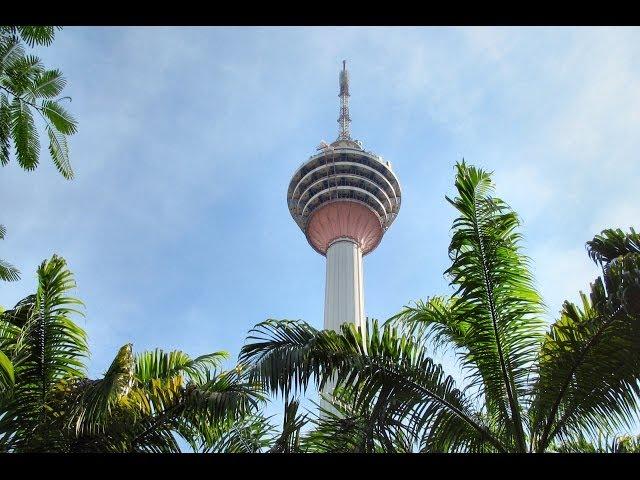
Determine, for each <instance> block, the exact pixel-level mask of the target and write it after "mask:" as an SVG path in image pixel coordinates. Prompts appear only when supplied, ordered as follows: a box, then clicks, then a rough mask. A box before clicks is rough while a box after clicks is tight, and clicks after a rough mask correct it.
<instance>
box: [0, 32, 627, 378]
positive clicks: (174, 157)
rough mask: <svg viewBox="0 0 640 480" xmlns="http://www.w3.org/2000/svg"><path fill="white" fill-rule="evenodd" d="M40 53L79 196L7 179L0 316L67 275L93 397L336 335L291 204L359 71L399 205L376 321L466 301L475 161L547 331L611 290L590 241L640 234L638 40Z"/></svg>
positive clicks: (358, 100)
mask: <svg viewBox="0 0 640 480" xmlns="http://www.w3.org/2000/svg"><path fill="white" fill-rule="evenodd" d="M38 53H39V54H40V55H41V57H42V58H43V60H44V61H45V64H46V65H47V66H49V67H51V68H53V67H59V68H61V69H62V71H63V72H64V74H65V76H66V77H67V79H68V82H69V84H68V87H67V89H66V90H65V93H66V94H67V95H70V96H71V97H72V98H73V101H72V102H71V104H69V109H70V110H71V111H72V112H73V114H74V115H75V116H76V117H77V119H78V120H79V131H78V133H77V134H76V135H74V136H73V137H72V138H71V140H70V146H71V155H72V157H71V158H72V164H73V166H74V169H75V172H76V175H77V178H76V179H75V180H73V181H66V180H64V179H63V178H62V177H61V176H60V175H59V174H58V173H57V172H56V171H55V169H54V167H53V166H52V163H51V161H50V159H49V158H48V157H47V155H48V154H47V152H46V151H43V157H42V159H41V165H40V166H39V168H38V169H37V170H36V171H35V172H25V171H22V170H21V169H19V168H18V166H17V165H16V163H15V162H13V163H12V164H10V165H9V166H7V167H4V168H2V169H1V170H0V175H1V176H2V189H0V204H1V205H3V207H4V208H3V209H2V211H1V216H0V221H1V223H3V224H4V225H6V227H7V230H8V231H7V236H6V239H5V240H4V241H2V242H1V245H0V258H4V259H6V260H8V261H10V262H12V263H13V264H15V265H16V266H18V267H19V268H20V270H21V271H22V276H23V278H22V280H21V281H19V282H16V283H10V284H9V283H4V284H3V285H2V288H1V289H0V305H3V306H5V307H10V306H13V305H14V304H15V303H16V302H17V301H18V300H19V299H20V298H22V297H23V296H25V295H27V294H28V293H30V292H31V291H32V290H33V288H34V285H35V269H36V267H37V265H38V264H39V263H40V262H41V261H42V260H43V259H45V258H49V257H50V256H51V255H52V254H53V253H58V254H60V255H62V256H64V257H65V258H66V259H67V261H68V263H69V266H70V268H71V269H72V271H73V272H74V273H75V276H76V281H77V283H78V288H77V292H76V293H77V296H78V297H80V298H81V299H82V300H83V301H84V302H85V304H86V314H87V316H86V319H84V320H81V321H80V323H81V324H82V325H83V326H84V328H86V330H87V332H88V334H89V341H90V346H91V350H92V358H91V360H90V362H89V366H90V374H91V375H92V376H97V375H101V374H102V373H103V372H104V370H105V369H106V368H107V367H108V365H109V363H110V362H111V360H112V358H113V356H114V355H115V353H116V352H117V350H118V348H119V347H120V346H121V345H123V344H125V343H127V342H133V344H134V348H135V349H136V350H137V351H141V350H144V349H151V348H155V347H162V348H164V349H174V348H179V349H182V350H184V351H186V352H188V353H189V354H192V355H194V356H195V355H199V354H203V353H206V352H211V351H216V350H227V351H229V352H230V353H231V355H232V357H234V358H235V356H236V355H237V354H238V352H239V350H240V347H241V346H242V344H243V342H244V339H245V336H246V333H247V331H248V330H249V329H250V328H251V327H252V326H253V325H254V324H256V323H258V322H260V321H262V320H264V319H266V318H289V319H298V318H300V319H304V320H307V321H308V322H310V323H311V324H313V325H314V326H316V327H321V325H322V318H323V311H322V309H323V302H324V268H325V267H324V258H323V257H321V256H320V255H318V254H317V253H315V252H314V251H313V250H312V249H311V247H310V246H309V245H308V244H307V242H306V241H305V239H304V236H303V234H302V233H301V232H300V230H299V229H298V227H297V226H296V225H295V223H294V222H293V220H292V218H291V217H290V215H289V212H288V210H287V205H286V189H287V185H288V182H289V179H290V177H291V175H292V174H293V172H294V170H295V169H296V168H297V166H298V165H299V164H300V163H301V162H303V161H304V160H305V159H306V158H308V157H309V156H310V155H311V154H313V153H314V152H315V147H316V146H317V145H318V143H319V142H320V141H321V140H326V141H332V140H333V139H334V138H335V137H336V135H337V123H336V119H337V116H338V98H337V94H338V79H337V76H338V71H339V69H340V66H341V61H342V59H347V60H348V65H349V69H350V73H351V95H352V96H351V117H352V119H353V122H352V132H353V135H354V137H355V138H357V139H360V140H361V141H363V143H364V146H365V148H366V149H368V150H371V151H374V152H376V153H377V154H379V155H382V156H383V157H384V158H385V159H386V160H390V161H391V162H392V163H393V166H394V170H395V172H396V173H397V175H398V177H399V179H400V182H401V184H402V187H403V199H402V208H401V210H400V214H399V217H398V219H397V220H396V222H395V223H394V224H393V226H392V227H391V228H390V230H389V231H388V232H387V234H386V236H385V238H384V240H383V241H382V243H381V245H380V246H379V247H378V249H377V250H376V251H375V252H373V253H372V254H370V255H368V256H367V257H365V266H364V271H365V306H366V312H367V315H368V316H370V317H375V318H379V319H386V318H388V317H389V316H390V315H392V314H394V313H396V312H397V311H398V310H399V309H400V308H401V307H402V306H403V305H405V304H408V303H410V302H412V301H414V300H416V299H419V298H425V297H427V296H428V295H434V294H442V293H447V292H449V291H450V290H449V288H448V286H447V281H446V280H445V279H444V278H443V276H442V272H443V271H444V270H445V268H446V267H447V266H448V257H447V246H448V242H449V239H450V227H451V221H452V219H453V216H454V212H453V210H452V208H451V207H450V206H449V205H448V204H447V203H446V202H445V200H444V196H445V194H448V195H451V194H453V176H454V169H453V165H454V164H455V162H456V161H458V160H460V159H462V158H463V157H464V158H465V159H466V161H468V162H469V163H472V164H475V165H478V166H481V167H484V168H486V169H488V170H493V171H495V176H494V178H495V181H496V184H497V194H498V195H499V196H500V197H502V198H503V199H504V200H506V201H507V202H508V203H509V204H510V205H512V206H513V207H514V209H516V210H517V211H518V212H519V213H520V215H521V217H522V221H523V226H522V232H523V234H524V236H525V242H524V248H525V252H526V253H527V254H528V255H529V256H531V257H532V260H533V265H534V267H535V275H536V280H537V284H538V287H539V289H540V291H541V292H542V294H543V296H544V298H545V300H546V303H547V307H548V318H549V320H551V319H553V318H554V317H555V316H556V314H557V312H558V310H559V309H560V306H561V304H562V301H563V300H564V299H565V298H569V299H572V300H576V299H577V292H578V290H580V289H583V290H584V289H587V288H588V285H589V282H590V281H591V280H593V279H594V278H595V276H596V275H597V274H598V271H597V269H596V268H595V266H594V265H593V264H592V263H590V261H589V259H588V257H587V255H586V252H585V249H584V244H585V242H586V241H587V240H589V239H590V238H592V237H593V235H594V234H595V233H598V232H599V231H600V230H601V229H602V228H605V227H621V228H624V229H627V228H628V227H629V226H632V225H635V226H636V227H640V225H639V223H640V221H639V220H640V206H639V204H638V201H637V198H638V197H637V193H638V179H639V178H640V162H638V160H637V158H638V157H637V152H638V151H639V150H640V135H639V132H638V125H640V88H639V87H638V86H639V85H640V30H639V29H637V28H620V27H618V28H533V27H532V28H488V27H480V28H444V27H437V28H399V27H395V28H363V27H359V28H321V27H306V28H276V27H270V28H204V27H198V28H151V27H146V28H107V27H101V28H97V27H93V28H77V27H68V28H65V29H64V30H63V31H61V32H59V33H58V34H57V36H56V40H55V42H54V44H53V45H52V46H51V47H49V48H43V49H39V50H38ZM445 362H446V363H447V364H449V363H450V360H449V359H445Z"/></svg>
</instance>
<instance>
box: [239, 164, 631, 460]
mask: <svg viewBox="0 0 640 480" xmlns="http://www.w3.org/2000/svg"><path fill="white" fill-rule="evenodd" d="M456 170H457V172H456V179H455V187H456V189H457V193H458V195H457V197H456V198H455V199H450V198H447V200H448V201H449V203H450V204H451V205H453V206H454V208H455V209H456V210H457V213H458V217H457V218H456V219H455V221H454V223H453V228H452V229H453V236H452V239H451V243H450V245H449V257H450V260H451V266H450V267H449V268H448V269H447V270H446V271H445V275H446V276H447V277H448V279H449V280H450V284H451V286H452V287H453V289H454V293H453V294H452V295H450V296H436V297H431V298H428V299H426V300H425V301H418V302H416V303H415V304H413V305H411V306H408V307H405V308H404V309H403V310H402V311H401V312H400V313H399V314H398V315H396V316H394V317H393V318H391V319H389V321H387V322H386V323H385V324H384V325H383V326H380V325H378V323H377V322H373V323H370V324H368V325H367V327H366V328H367V330H368V331H367V332H362V331H359V330H358V329H356V328H355V327H354V326H353V325H344V326H343V327H342V331H341V332H340V333H337V332H332V331H319V330H316V329H315V328H313V327H311V326H310V325H308V324H306V323H304V322H300V321H295V322H294V321H275V320H268V321H266V322H263V323H261V324H259V325H257V326H256V327H255V328H254V329H253V330H252V331H251V332H250V335H249V337H248V341H249V343H247V344H246V345H245V346H244V347H243V349H242V352H241V355H240V361H241V362H242V363H243V364H248V365H251V376H252V378H255V379H256V380H259V381H260V382H261V383H262V385H263V386H264V387H265V389H267V390H268V391H270V392H272V393H278V392H281V393H284V394H285V395H289V394H290V393H292V392H293V393H298V392H302V391H304V390H306V388H307V387H308V386H309V384H310V383H311V384H315V386H316V387H317V388H319V389H322V387H323V386H324V385H325V384H326V382H327V381H328V380H329V379H330V378H331V377H332V376H335V378H336V390H335V392H334V395H333V399H331V401H332V404H333V405H334V407H335V408H336V409H337V410H338V411H340V412H342V413H341V414H340V415H339V417H341V418H337V419H333V423H332V422H331V421H326V422H324V425H323V426H317V429H316V433H313V432H312V433H311V434H309V435H308V437H309V438H311V437H313V436H314V435H315V439H316V443H319V444H320V447H319V448H320V449H325V450H327V449H328V450H332V449H333V450H340V449H341V448H342V449H343V450H342V451H345V450H349V451H407V450H409V451H414V450H419V451H428V452H435V451H445V452H456V451H466V452H544V451H549V450H554V449H555V450H557V447H558V445H562V444H566V443H570V442H572V441H575V440H576V439H578V438H580V437H581V436H584V435H586V436H590V437H594V436H595V435H597V434H598V433H600V432H613V431H615V430H619V429H621V428H630V427H631V425H632V422H633V421H634V419H635V418H637V412H638V394H639V393H640V390H639V379H640V248H639V246H640V236H639V235H638V234H636V233H635V231H634V230H633V229H632V230H631V233H628V234H625V233H623V232H622V231H620V230H615V231H614V230H605V231H604V232H602V234H601V235H598V236H596V237H595V238H594V239H593V240H592V241H591V242H588V245H587V248H588V252H589V255H590V256H591V258H592V259H593V260H594V261H596V262H597V263H599V264H600V265H601V266H602V272H603V273H602V276H601V277H599V278H597V279H596V280H595V282H594V283H593V284H591V286H590V293H589V295H588V296H587V295H585V294H581V305H575V304H573V303H571V302H565V303H564V304H563V307H562V311H561V312H560V318H559V319H558V320H557V321H555V322H554V323H553V324H552V325H551V326H550V327H549V328H547V329H546V330H545V322H544V321H543V318H542V313H543V311H544V305H543V302H542V299H541V298H540V295H539V294H538V293H537V291H536V290H535V288H534V286H533V278H532V275H531V273H530V270H529V259H528V258H527V257H526V256H524V255H523V254H522V253H521V249H520V245H519V243H520V240H521V235H520V234H519V233H518V231H517V228H518V226H519V220H518V217H517V215H516V214H515V212H513V211H512V210H511V209H510V208H509V207H508V205H507V204H505V203H504V202H503V201H502V200H500V199H499V198H496V197H494V196H493V184H492V182H491V176H490V174H489V173H487V172H485V171H483V170H481V169H478V168H475V167H473V166H469V165H467V164H465V163H464V161H463V162H462V163H460V164H457V165H456ZM363 333H366V334H364V335H363ZM439 348H448V349H450V350H452V351H453V352H455V354H456V357H457V360H458V361H459V362H460V364H461V366H462V369H463V371H464V372H465V384H464V385H463V386H461V387H458V386H457V385H456V382H455V381H454V379H453V378H452V377H451V376H450V375H447V374H446V373H445V371H444V369H443V367H442V366H440V365H438V364H437V363H436V362H434V360H433V359H432V358H431V356H430V354H429V352H431V351H434V350H437V349H439ZM349 428H351V432H350V431H349ZM336 438H342V440H341V442H342V446H340V445H338V444H336V442H335V441H333V439H336ZM347 438H349V439H350V440H349V441H347Z"/></svg>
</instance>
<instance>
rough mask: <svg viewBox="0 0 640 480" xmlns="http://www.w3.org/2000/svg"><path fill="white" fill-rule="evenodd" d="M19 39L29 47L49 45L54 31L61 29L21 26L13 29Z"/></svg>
mask: <svg viewBox="0 0 640 480" xmlns="http://www.w3.org/2000/svg"><path fill="white" fill-rule="evenodd" d="M15 28H16V30H17V31H18V33H19V34H20V37H22V39H23V40H24V41H25V42H26V43H27V44H28V45H29V46H30V47H33V46H35V45H45V46H48V45H51V43H52V42H53V37H54V36H55V30H56V29H58V30H60V29H61V28H62V27H52V26H42V25H23V26H19V27H15Z"/></svg>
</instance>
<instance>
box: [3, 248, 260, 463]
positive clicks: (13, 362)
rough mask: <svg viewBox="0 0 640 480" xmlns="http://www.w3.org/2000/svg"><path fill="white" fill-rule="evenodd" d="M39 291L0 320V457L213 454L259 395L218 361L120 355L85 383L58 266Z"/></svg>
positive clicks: (51, 267) (70, 302) (48, 266)
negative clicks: (187, 450) (183, 446)
mask: <svg viewBox="0 0 640 480" xmlns="http://www.w3.org/2000/svg"><path fill="white" fill-rule="evenodd" d="M37 275H38V289H37V292H36V293H35V294H34V295H30V296H28V297H26V298H25V299H23V300H21V301H20V302H19V303H18V304H17V305H16V306H15V307H14V308H13V309H11V310H7V311H4V312H3V313H2V315H1V316H0V350H2V351H3V352H5V353H6V355H3V356H2V357H0V364H2V366H3V367H4V364H5V363H7V362H9V363H8V365H9V367H8V368H7V369H5V370H6V371H9V372H10V374H11V375H6V374H5V376H4V377H3V376H0V379H2V382H1V383H0V388H1V389H2V390H1V391H0V393H1V394H0V451H9V452H26V451H50V452H177V451H180V447H179V445H178V443H177V440H176V439H177V438H178V437H180V438H182V439H183V440H184V441H185V442H187V444H189V446H190V447H191V448H192V449H193V450H198V449H206V448H208V447H210V446H211V445H213V444H214V443H215V442H216V441H217V440H218V439H219V437H220V436H221V435H223V434H224V432H225V430H224V427H225V426H227V425H229V424H230V423H232V422H233V421H235V420H239V419H242V418H244V417H246V416H248V415H250V414H253V413H255V411H256V409H257V407H258V406H259V404H260V403H261V402H262V401H263V399H264V395H263V393H262V391H261V390H260V389H259V388H256V386H255V384H253V383H251V382H250V381H249V380H248V378H247V372H246V371H245V370H242V368H239V367H238V368H235V369H232V370H229V371H222V370H220V368H219V367H220V362H221V361H222V360H223V359H225V358H226V357H227V354H226V353H224V352H215V353H211V354H208V355H203V356H201V357H198V358H194V359H192V358H190V357H189V356H188V355H187V354H185V353H184V352H181V351H171V352H164V351H162V350H155V351H150V352H143V353H141V354H139V355H137V356H136V355H134V353H133V349H132V346H131V344H127V345H124V346H123V347H122V348H120V350H119V351H118V353H117V355H116V357H115V359H114V360H113V362H112V364H111V366H110V367H109V369H108V370H107V372H106V373H105V374H104V376H103V378H101V379H98V380H91V379H89V378H87V376H86V369H85V366H84V360H85V359H86V358H87V356H88V354H89V351H88V346H87V341H86V334H85V332H84V331H83V330H82V329H81V328H80V327H79V326H78V325H77V324H76V323H75V322H74V321H73V320H72V318H71V316H72V314H80V311H79V310H78V308H79V307H80V306H81V305H82V303H81V302H80V301H79V300H78V299H76V298H73V297H71V296H69V290H71V289H72V288H74V286H75V283H74V280H73V276H72V274H71V272H70V271H69V270H68V269H67V267H66V263H65V261H64V259H62V258H60V257H58V256H55V255H54V256H53V258H52V259H51V260H49V261H44V262H43V263H42V264H41V265H40V267H39V268H38V271H37Z"/></svg>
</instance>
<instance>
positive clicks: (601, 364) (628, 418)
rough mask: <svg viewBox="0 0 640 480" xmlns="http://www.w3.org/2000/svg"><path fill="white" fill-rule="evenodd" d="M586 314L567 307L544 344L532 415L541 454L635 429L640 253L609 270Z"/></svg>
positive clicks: (586, 300)
mask: <svg viewBox="0 0 640 480" xmlns="http://www.w3.org/2000/svg"><path fill="white" fill-rule="evenodd" d="M606 283H607V286H608V288H607V289H605V286H604V284H605V281H603V279H602V278H598V279H596V281H595V282H594V283H593V284H592V285H591V293H590V296H589V297H587V296H586V295H585V294H583V293H581V300H582V306H581V308H579V307H578V306H576V305H574V304H573V303H570V302H565V303H564V305H563V310H562V312H561V317H560V319H559V320H558V321H557V322H555V323H554V324H553V325H552V327H551V330H550V332H549V334H548V335H547V337H546V339H545V342H544V344H543V346H542V349H541V353H540V359H539V367H538V369H539V374H538V381H537V383H536V384H535V386H534V401H533V403H532V406H531V415H532V418H533V425H534V429H535V431H537V432H538V433H539V437H538V446H537V447H538V449H544V448H546V447H547V446H548V445H550V443H551V442H552V440H553V439H554V438H555V437H556V436H560V437H564V438H570V437H571V435H575V434H577V433H579V432H586V433H591V434H594V433H595V432H600V431H611V430H616V429H617V430H619V429H621V428H629V426H631V425H632V422H633V421H634V420H635V418H636V416H637V413H636V412H637V408H638V395H640V385H639V383H638V379H639V378H640V311H638V309H637V303H636V301H635V300H634V299H635V298H636V296H637V295H638V293H639V292H640V254H635V253H629V254H626V255H624V256H623V257H622V258H621V259H620V261H618V262H616V263H615V264H610V265H609V268H608V269H607V275H606Z"/></svg>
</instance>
